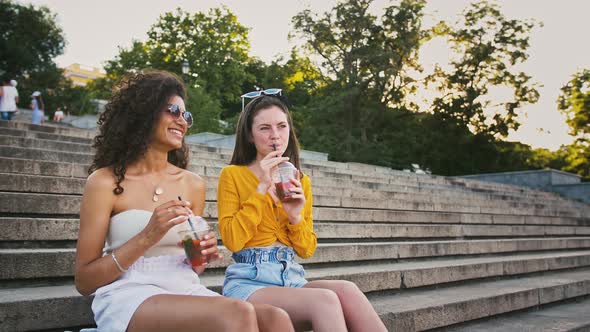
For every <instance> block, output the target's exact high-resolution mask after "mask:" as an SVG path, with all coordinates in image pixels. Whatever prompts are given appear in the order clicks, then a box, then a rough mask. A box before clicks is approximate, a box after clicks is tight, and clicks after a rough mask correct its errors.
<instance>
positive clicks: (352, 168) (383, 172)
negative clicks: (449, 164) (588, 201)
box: [0, 126, 558, 197]
mask: <svg viewBox="0 0 590 332" xmlns="http://www.w3.org/2000/svg"><path fill="white" fill-rule="evenodd" d="M41 127H43V126H41ZM32 128H37V129H39V127H32ZM2 130H3V129H2V128H1V127H0V134H5V135H12V136H24V137H27V135H28V134H24V135H23V134H21V133H17V134H16V135H14V134H12V133H14V131H15V130H20V129H15V128H11V129H5V130H8V131H5V132H3V131H2ZM10 130H12V131H10ZM49 130H50V131H53V130H54V128H49ZM21 132H23V133H31V132H32V133H36V132H38V131H36V130H21ZM93 134H94V132H92V135H93ZM60 137H67V136H63V135H60V136H59V137H58V140H59V138H60ZM74 138H75V136H74ZM48 139H52V138H48ZM53 139H54V140H55V138H53ZM66 141H68V140H67V139H66ZM191 147H192V148H194V149H197V150H202V151H210V152H217V153H221V154H222V155H223V157H222V159H229V156H230V155H231V150H229V149H220V148H215V147H207V146H205V145H200V144H197V145H194V144H191ZM308 166H309V167H312V168H315V167H319V168H320V170H326V169H328V171H329V172H342V171H344V172H345V173H348V174H355V175H361V176H362V175H364V174H367V173H372V174H373V175H374V176H376V177H391V176H394V177H395V178H406V179H407V180H415V181H426V182H432V183H445V184H452V185H454V186H456V185H461V186H465V187H470V188H478V189H486V190H487V189H493V190H504V191H512V192H516V193H519V194H529V193H534V194H535V195H544V196H551V197H558V195H555V194H553V193H548V192H543V191H540V190H535V189H530V188H524V187H519V186H513V185H507V184H498V183H490V182H485V181H478V180H470V179H463V178H446V177H441V176H434V175H419V174H413V173H407V172H401V171H397V170H392V169H390V168H386V167H381V166H374V165H367V164H358V163H340V162H326V161H314V160H310V161H309V163H308ZM407 180H406V181H407Z"/></svg>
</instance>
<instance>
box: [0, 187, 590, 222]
mask: <svg viewBox="0 0 590 332" xmlns="http://www.w3.org/2000/svg"><path fill="white" fill-rule="evenodd" d="M81 198H82V197H81V196H80V195H62V194H39V193H22V192H21V193H19V192H0V213H10V214H18V215H53V216H58V215H62V216H72V215H78V214H79V211H80V201H81ZM204 217H207V218H217V203H216V202H211V201H209V202H207V204H206V205H205V211H204ZM313 217H314V220H318V221H332V222H338V221H342V222H350V221H356V222H359V221H360V222H377V223H421V224H423V223H436V224H441V223H442V224H508V225H515V224H516V225H525V224H526V225H573V226H589V225H590V219H588V218H572V217H551V216H521V215H500V214H474V213H460V212H432V211H394V210H382V209H350V208H340V207H321V206H316V207H314V210H313Z"/></svg>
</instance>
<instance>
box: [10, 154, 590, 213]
mask: <svg viewBox="0 0 590 332" xmlns="http://www.w3.org/2000/svg"><path fill="white" fill-rule="evenodd" d="M0 161H1V162H0V172H1V173H6V174H10V175H11V176H12V175H13V174H20V176H27V175H28V176H32V175H41V176H57V177H74V178H80V179H85V178H86V177H87V174H88V173H87V171H88V167H87V166H86V165H81V164H76V163H64V162H52V161H39V160H27V159H15V158H2V159H1V160H0ZM189 169H190V170H191V171H193V172H196V173H197V174H201V175H202V176H204V178H205V180H206V181H207V183H208V184H209V188H208V189H209V190H215V184H216V183H217V181H218V176H217V175H218V172H219V171H220V170H221V168H220V167H213V166H211V167H206V166H194V165H192V166H191V167H190V168H189ZM325 180H328V179H322V178H314V179H313V181H314V193H316V194H322V193H325V194H332V195H336V196H342V197H345V196H346V197H350V198H371V199H393V200H398V201H400V200H401V201H403V200H409V201H412V202H420V203H425V204H430V203H432V204H435V203H443V204H444V203H455V204H456V203H457V202H458V201H459V202H460V203H461V204H462V205H467V206H470V205H477V206H479V207H480V209H482V210H483V211H484V212H487V211H486V209H487V208H496V209H497V208H501V209H503V208H511V209H513V210H515V211H517V212H518V213H524V211H525V210H524V209H527V208H529V209H530V208H533V209H535V208H536V209H543V208H547V209H572V207H574V206H572V205H571V204H569V203H566V202H552V201H546V202H543V201H538V200H537V201H536V202H535V203H528V202H529V201H528V200H526V201H515V200H507V199H503V198H505V197H499V198H500V199H498V198H496V199H494V196H491V195H473V194H472V193H471V194H467V193H465V194H462V193H450V192H449V193H447V194H446V195H433V194H432V193H431V191H426V190H423V191H419V192H415V193H410V192H407V191H409V190H408V189H409V188H405V187H403V188H395V187H393V186H390V187H385V188H381V189H369V188H363V187H361V186H362V184H360V185H359V186H355V187H354V188H352V187H344V186H340V187H333V186H329V185H330V184H332V183H331V182H330V181H325ZM325 182H327V183H325ZM81 183H83V182H81ZM28 191H35V190H28ZM36 191H40V190H39V189H37V190H36ZM81 191H82V190H81V189H80V192H81ZM208 197H216V192H215V191H211V192H209V193H208ZM586 210H587V212H588V214H589V215H590V206H587V205H586V209H582V211H581V212H580V213H582V212H586Z"/></svg>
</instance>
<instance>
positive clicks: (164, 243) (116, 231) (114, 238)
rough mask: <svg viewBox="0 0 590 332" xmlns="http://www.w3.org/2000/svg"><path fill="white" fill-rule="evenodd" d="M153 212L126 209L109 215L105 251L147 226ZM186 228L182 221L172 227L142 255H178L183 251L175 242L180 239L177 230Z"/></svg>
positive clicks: (120, 244) (125, 240)
mask: <svg viewBox="0 0 590 332" xmlns="http://www.w3.org/2000/svg"><path fill="white" fill-rule="evenodd" d="M152 214H153V212H151V211H147V210H135V209H134V210H126V211H123V212H120V213H117V214H116V215H114V216H112V217H111V221H110V223H109V232H108V233H107V241H106V247H105V252H110V251H111V250H114V249H117V248H119V247H120V246H122V245H123V244H124V243H125V242H127V241H129V239H131V238H132V237H134V236H135V235H137V234H138V233H139V232H141V231H142V230H143V229H144V228H145V226H147V224H148V222H149V221H150V218H151V217H152ZM184 229H186V225H185V224H184V223H182V224H180V225H176V226H174V227H172V228H171V229H170V230H169V231H168V233H166V235H164V237H163V238H162V239H161V240H160V241H159V242H158V243H156V244H155V245H154V246H152V247H151V248H150V249H148V250H147V251H146V252H145V254H144V256H145V257H153V256H162V255H180V254H183V253H184V250H183V249H182V248H181V247H178V246H177V245H176V244H177V243H178V242H179V241H180V237H179V236H178V231H181V230H184Z"/></svg>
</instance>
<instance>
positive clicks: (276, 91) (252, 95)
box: [240, 88, 283, 112]
mask: <svg viewBox="0 0 590 332" xmlns="http://www.w3.org/2000/svg"><path fill="white" fill-rule="evenodd" d="M281 91H283V89H276V88H273V89H266V90H257V91H251V92H248V93H245V94H243V95H241V96H240V97H241V98H242V112H243V111H244V106H246V105H245V100H246V98H248V99H252V98H256V97H260V96H277V95H278V96H280V95H281Z"/></svg>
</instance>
